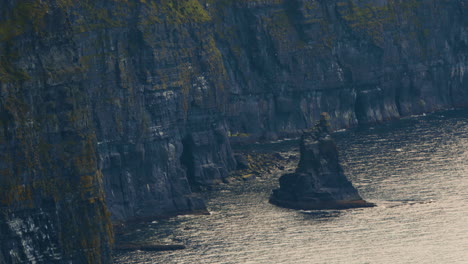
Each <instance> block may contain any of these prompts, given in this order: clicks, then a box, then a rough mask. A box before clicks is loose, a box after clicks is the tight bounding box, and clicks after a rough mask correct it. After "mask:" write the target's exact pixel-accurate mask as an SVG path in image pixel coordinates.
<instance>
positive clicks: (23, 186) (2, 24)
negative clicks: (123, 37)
mask: <svg viewBox="0 0 468 264" xmlns="http://www.w3.org/2000/svg"><path fill="white" fill-rule="evenodd" d="M0 13H1V16H0V31H1V33H2V34H1V35H0V39H1V42H0V55H1V58H0V59H1V60H0V89H1V90H0V263H110V262H111V256H110V247H111V243H112V225H111V222H110V217H109V213H108V211H107V209H106V206H105V201H104V193H103V188H102V172H101V171H100V170H99V169H98V166H97V156H96V133H95V130H94V127H93V125H92V111H91V108H90V105H91V102H90V100H89V97H88V95H87V91H86V90H85V89H84V88H85V87H84V82H83V79H84V71H83V69H82V67H81V66H80V64H79V63H78V60H79V55H78V53H77V46H76V45H75V43H74V42H73V40H72V34H71V31H70V28H69V25H68V24H67V23H66V21H65V18H64V16H63V15H62V12H60V10H57V8H56V6H54V5H46V4H43V3H41V2H39V1H31V2H24V1H2V2H1V3H0ZM36 23H37V24H36Z"/></svg>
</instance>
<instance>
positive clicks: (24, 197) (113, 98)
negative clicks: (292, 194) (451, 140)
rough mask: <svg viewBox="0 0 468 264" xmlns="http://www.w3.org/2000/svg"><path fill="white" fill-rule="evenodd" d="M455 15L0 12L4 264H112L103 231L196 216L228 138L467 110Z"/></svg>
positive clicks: (293, 10) (9, 6)
mask: <svg viewBox="0 0 468 264" xmlns="http://www.w3.org/2000/svg"><path fill="white" fill-rule="evenodd" d="M467 11H468V5H467V4H466V2H465V1H463V0H444V1H430V0H428V1H425V0H411V1H399V0H360V1H357V0H352V1H348V0H346V1H345V0H332V1H317V0H308V1H305V0H237V1H235V0H220V1H213V0H199V1H197V0H181V1H168V0H140V1H127V0H98V1H90V0H83V1H70V0H49V1H40V0H1V1H0V58H1V60H0V149H1V152H0V155H1V158H0V183H1V187H0V188H1V192H0V198H1V200H0V205H1V214H0V243H1V245H2V246H1V248H0V263H1V262H2V261H3V262H6V263H24V262H31V263H34V262H36V263H68V262H69V261H72V262H73V263H109V262H110V261H111V258H110V243H111V241H112V232H111V228H110V219H113V220H114V221H128V220H137V219H148V218H153V217H158V216H166V215H173V214H177V213H184V212H199V211H204V210H205V206H204V203H203V201H202V200H201V199H200V198H199V197H197V195H196V194H193V193H192V188H193V187H196V186H199V185H211V184H216V183H218V182H222V181H224V180H225V179H226V177H227V175H228V172H229V171H230V170H232V169H234V168H235V167H236V162H235V159H234V157H233V154H232V150H231V142H234V141H235V142H237V141H244V140H258V139H267V140H268V139H275V138H278V137H283V136H291V135H299V134H300V132H301V131H302V130H303V129H306V128H309V127H311V126H313V124H314V122H315V121H316V120H317V119H318V117H319V114H320V113H321V112H328V113H329V114H330V116H331V120H332V121H333V122H332V124H331V126H332V128H333V129H336V128H345V127H350V126H355V125H358V124H360V123H368V122H383V121H386V120H390V119H395V118H399V117H401V116H407V115H411V114H418V113H423V112H428V111H434V110H439V109H447V108H453V107H465V106H467V104H468V99H467V98H468V96H467V95H468V94H467V93H468V85H467V81H468V77H467V76H468V75H466V74H465V69H466V66H467V53H468V29H467V24H468V21H467V17H468V15H467ZM108 212H110V213H108ZM44 245H48V246H44Z"/></svg>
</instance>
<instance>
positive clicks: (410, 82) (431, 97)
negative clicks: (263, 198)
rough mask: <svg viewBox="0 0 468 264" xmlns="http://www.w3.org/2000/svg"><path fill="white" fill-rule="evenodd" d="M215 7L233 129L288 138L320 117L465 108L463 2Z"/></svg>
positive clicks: (354, 119) (383, 116)
mask: <svg viewBox="0 0 468 264" xmlns="http://www.w3.org/2000/svg"><path fill="white" fill-rule="evenodd" d="M222 2H230V3H229V4H226V5H227V7H226V6H225V7H220V6H221V5H223V4H221V3H219V4H213V5H214V6H215V7H212V9H217V8H221V10H222V11H221V12H219V11H218V12H216V13H215V12H213V13H215V14H218V15H217V16H216V18H217V19H219V21H217V22H216V23H215V25H216V26H215V27H216V29H217V31H216V33H217V35H216V36H217V39H218V43H219V47H220V49H221V51H222V54H223V55H224V56H223V58H224V62H225V66H226V69H227V71H228V75H229V76H230V77H231V78H230V80H231V84H230V85H229V87H230V92H231V96H230V100H229V108H228V112H227V116H228V120H229V127H230V129H231V131H234V132H236V131H240V132H244V133H265V132H266V131H268V132H276V133H279V134H283V133H289V132H291V131H293V130H296V129H300V128H307V127H311V126H312V125H313V122H314V120H317V118H318V116H319V114H320V113H321V112H322V111H325V112H328V113H330V115H331V122H332V126H333V127H334V128H339V127H348V126H352V125H356V124H357V123H365V122H381V121H384V120H388V119H393V118H398V117H400V116H406V115H410V114H415V113H422V112H426V111H433V110H436V109H442V108H447V107H456V106H466V100H465V99H464V98H466V92H467V89H466V87H467V82H466V81H467V77H466V75H465V74H464V73H465V69H466V63H467V59H466V52H467V43H468V39H467V18H466V11H467V5H466V3H464V1H397V0H396V1H384V0H382V1H367V0H361V1H344V0H335V1H310V0H309V1H302V0H294V1H222ZM233 2H236V3H233ZM270 135H271V133H270ZM267 136H268V135H267Z"/></svg>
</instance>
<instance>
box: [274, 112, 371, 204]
mask: <svg viewBox="0 0 468 264" xmlns="http://www.w3.org/2000/svg"><path fill="white" fill-rule="evenodd" d="M328 129H329V124H328V122H327V120H326V119H325V115H324V116H323V118H322V119H321V120H320V121H319V123H318V124H317V125H316V126H315V127H314V129H313V130H312V131H309V132H305V133H304V134H303V135H302V137H301V141H300V155H301V157H300V161H299V165H298V167H297V169H296V171H295V172H294V173H289V174H285V175H283V176H281V177H280V179H279V183H280V188H279V189H276V190H273V194H272V195H271V197H270V202H271V203H273V204H275V205H279V206H282V207H287V208H293V209H304V210H311V209H346V208H355V207H372V206H374V204H372V203H368V202H366V201H364V200H363V199H362V198H361V196H360V195H359V193H358V191H357V190H356V189H355V188H354V187H353V185H352V184H351V182H350V181H349V180H348V179H347V178H346V176H345V175H344V173H343V169H342V168H341V166H340V164H339V159H338V150H337V148H336V145H335V142H334V141H333V139H332V138H331V136H330V132H329V130H328Z"/></svg>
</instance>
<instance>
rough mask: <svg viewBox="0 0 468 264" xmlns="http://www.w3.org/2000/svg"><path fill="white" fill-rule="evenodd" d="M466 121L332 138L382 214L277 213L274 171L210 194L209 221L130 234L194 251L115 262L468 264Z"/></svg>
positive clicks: (434, 121) (183, 219)
mask: <svg viewBox="0 0 468 264" xmlns="http://www.w3.org/2000/svg"><path fill="white" fill-rule="evenodd" d="M467 118H468V111H466V110H464V111H450V112H444V113H437V114H431V115H427V116H422V117H413V118H408V119H403V120H400V121H397V122H392V123H388V124H384V125H379V126H375V127H371V126H365V127H360V128H358V129H355V130H351V131H346V132H341V133H335V134H334V138H335V139H336V140H337V144H338V146H339V149H340V155H341V162H342V165H343V167H344V170H345V172H346V174H347V175H348V177H349V178H350V179H351V181H352V182H353V184H354V186H355V187H357V188H358V190H359V192H360V193H361V195H362V196H363V197H364V198H365V199H367V200H368V201H372V202H375V203H377V205H378V206H377V207H375V208H365V209H352V210H342V211H338V210H323V211H296V210H289V209H284V208H279V207H276V206H273V205H271V204H269V203H268V197H269V195H270V192H271V189H273V188H275V187H276V186H277V179H278V177H279V176H280V175H279V174H275V175H270V176H268V177H262V178H260V179H257V180H255V181H250V182H245V183H235V184H232V185H229V186H224V187H222V188H220V189H219V190H217V191H213V192H210V193H208V194H206V199H207V204H208V207H209V209H210V211H211V215H208V216H180V217H177V218H173V219H168V220H161V221H158V222H153V223H148V224H145V225H139V226H136V227H134V230H133V232H132V233H131V234H130V235H128V236H127V237H124V238H123V239H128V238H131V237H133V238H139V239H147V240H156V241H168V242H169V241H171V242H174V241H175V242H182V243H185V244H186V245H187V249H185V250H179V251H169V252H141V251H136V252H126V253H118V254H116V263H468V119H467ZM295 144H297V142H288V143H287V144H278V145H277V146H269V147H270V148H271V147H273V148H275V147H276V148H278V149H279V150H282V151H287V150H288V148H289V149H292V146H294V145H295ZM259 148H262V146H259Z"/></svg>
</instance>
